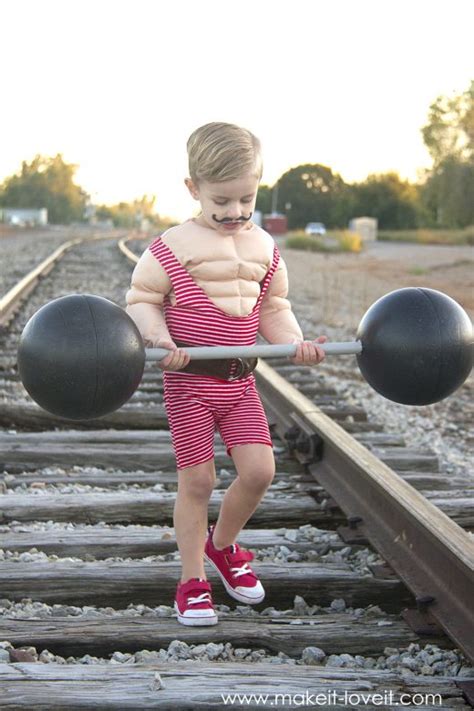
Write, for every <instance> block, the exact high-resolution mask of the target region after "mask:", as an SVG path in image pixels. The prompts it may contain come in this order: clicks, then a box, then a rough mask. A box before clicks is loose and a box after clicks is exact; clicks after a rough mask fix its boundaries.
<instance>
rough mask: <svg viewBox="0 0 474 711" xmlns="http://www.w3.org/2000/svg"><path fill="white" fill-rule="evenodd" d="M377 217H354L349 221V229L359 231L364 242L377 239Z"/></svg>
mask: <svg viewBox="0 0 474 711" xmlns="http://www.w3.org/2000/svg"><path fill="white" fill-rule="evenodd" d="M377 224H378V223H377V219H376V218H375V217H354V219H352V220H351V221H350V222H349V231H350V232H357V234H358V235H360V237H361V239H362V241H363V242H373V241H374V240H376V239H377Z"/></svg>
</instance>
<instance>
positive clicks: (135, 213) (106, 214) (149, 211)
mask: <svg viewBox="0 0 474 711" xmlns="http://www.w3.org/2000/svg"><path fill="white" fill-rule="evenodd" d="M155 202H156V196H155V195H151V196H150V197H148V195H143V197H141V198H137V199H135V200H134V201H133V202H119V203H118V204H117V205H111V206H108V205H100V207H98V208H97V210H96V213H95V214H96V217H97V218H98V219H99V220H108V219H110V220H112V221H113V223H114V225H115V226H116V227H137V226H139V225H140V224H141V221H142V220H143V219H145V218H146V219H148V220H149V222H150V223H151V224H157V222H158V221H159V216H158V215H157V214H156V213H155V212H154V208H155Z"/></svg>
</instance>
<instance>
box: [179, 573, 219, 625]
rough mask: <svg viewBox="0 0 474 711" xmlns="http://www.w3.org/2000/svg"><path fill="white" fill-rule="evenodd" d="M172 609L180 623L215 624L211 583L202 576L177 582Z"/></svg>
mask: <svg viewBox="0 0 474 711" xmlns="http://www.w3.org/2000/svg"><path fill="white" fill-rule="evenodd" d="M174 609H175V610H176V612H177V613H178V622H181V624H182V625H216V624H217V615H216V611H215V610H214V607H213V605H212V595H211V584H210V583H208V582H207V580H203V579H202V578H191V579H190V580H187V581H186V582H185V583H178V586H177V588H176V597H175V601H174Z"/></svg>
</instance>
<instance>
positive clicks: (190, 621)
mask: <svg viewBox="0 0 474 711" xmlns="http://www.w3.org/2000/svg"><path fill="white" fill-rule="evenodd" d="M174 609H175V611H176V614H177V616H178V622H180V623H181V624H182V625H188V626H190V627H209V625H217V621H218V620H217V615H212V616H211V615H209V617H190V616H189V615H188V616H186V615H181V614H180V612H179V610H178V605H177V604H176V602H175V603H174Z"/></svg>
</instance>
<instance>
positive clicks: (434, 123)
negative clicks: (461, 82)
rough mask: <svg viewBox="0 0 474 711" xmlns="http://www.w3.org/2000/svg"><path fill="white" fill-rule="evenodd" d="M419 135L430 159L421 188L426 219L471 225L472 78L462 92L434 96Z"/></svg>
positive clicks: (473, 205) (473, 208) (473, 176)
mask: <svg viewBox="0 0 474 711" xmlns="http://www.w3.org/2000/svg"><path fill="white" fill-rule="evenodd" d="M422 134H423V140H424V142H425V144H426V147H427V148H428V150H429V152H430V154H431V156H432V158H433V167H432V169H431V170H430V171H427V172H426V179H425V183H424V185H423V186H422V189H421V197H422V202H423V205H424V207H425V209H426V211H427V214H428V216H429V219H430V221H431V222H432V223H434V224H436V225H437V226H439V227H451V228H456V227H457V228H459V227H467V226H468V225H471V224H474V81H471V85H470V87H469V89H467V91H465V92H464V93H462V94H458V95H455V96H452V97H446V96H438V98H437V99H436V100H435V101H434V102H433V103H432V104H431V106H430V110H429V113H428V123H427V124H426V126H424V127H423V128H422Z"/></svg>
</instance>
